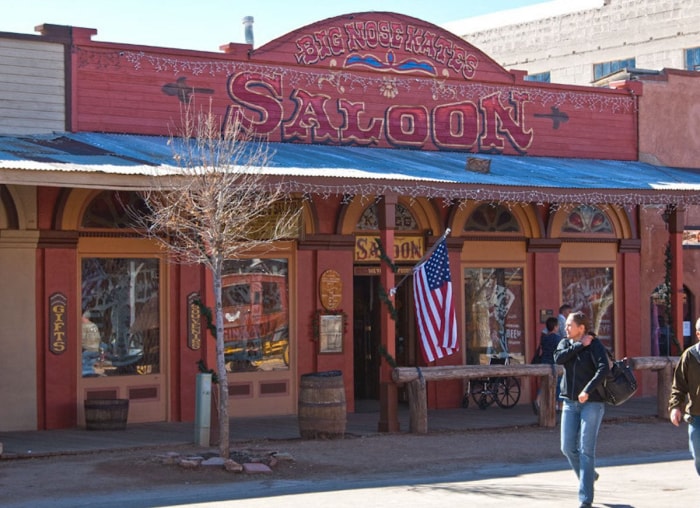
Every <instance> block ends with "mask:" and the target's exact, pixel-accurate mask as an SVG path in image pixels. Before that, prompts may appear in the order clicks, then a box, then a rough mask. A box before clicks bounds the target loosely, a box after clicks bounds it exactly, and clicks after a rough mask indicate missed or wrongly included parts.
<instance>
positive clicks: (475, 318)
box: [464, 268, 525, 364]
mask: <svg viewBox="0 0 700 508" xmlns="http://www.w3.org/2000/svg"><path fill="white" fill-rule="evenodd" d="M522 283H523V277H522V270H521V269H520V268H467V269H465V270H464V291H465V302H466V319H465V322H466V325H467V326H466V332H467V363H468V364H489V363H490V360H491V358H494V357H495V358H505V357H510V358H511V359H512V360H513V361H515V362H518V363H523V362H524V351H525V346H524V344H523V330H524V326H523V325H524V320H523V292H522V285H523V284H522Z"/></svg>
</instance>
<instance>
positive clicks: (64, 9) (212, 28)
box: [0, 0, 574, 51]
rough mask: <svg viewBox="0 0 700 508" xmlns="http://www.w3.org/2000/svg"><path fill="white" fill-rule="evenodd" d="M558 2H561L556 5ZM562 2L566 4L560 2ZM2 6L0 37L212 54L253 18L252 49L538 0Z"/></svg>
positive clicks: (34, 2) (49, 1)
mask: <svg viewBox="0 0 700 508" xmlns="http://www.w3.org/2000/svg"><path fill="white" fill-rule="evenodd" d="M558 1H564V0H558ZM568 1H569V2H571V1H574V0H568ZM5 2H7V3H8V5H4V9H3V13H2V16H1V17H0V31H2V32H14V33H28V34H34V35H37V32H36V31H35V30H34V28H35V27H36V26H39V25H42V24H44V23H48V24H55V25H71V26H76V27H84V28H94V29H97V35H95V36H94V37H93V40H96V41H105V42H107V41H108V42H118V43H127V44H142V45H146V46H164V47H170V48H181V49H194V50H203V51H219V47H220V46H223V45H225V44H228V43H229V42H239V43H242V42H245V37H244V29H243V24H242V19H243V17H244V16H253V18H254V19H255V21H254V24H253V30H254V35H255V47H260V46H262V45H263V44H265V43H266V42H269V41H271V40H273V39H275V38H277V37H280V36H282V35H284V34H286V33H288V32H291V31H293V30H295V29H297V28H301V27H302V26H305V25H308V24H310V23H314V22H316V21H320V20H323V19H326V18H330V17H333V16H338V15H340V14H348V13H351V12H364V11H389V12H397V13H401V14H406V15H409V16H413V17H415V18H419V19H423V20H425V21H428V22H431V23H433V24H435V25H440V26H441V25H443V24H445V23H448V22H451V21H457V20H461V19H465V18H470V17H473V16H481V15H485V14H490V13H493V12H497V11H501V10H505V9H513V8H518V7H523V6H527V5H531V4H541V3H544V2H545V0H491V1H483V0H421V1H416V0H367V1H365V0H355V1H353V2H338V1H334V0H320V1H319V0H296V1H293V0H255V1H249V2H248V1H243V0H18V1H13V2H9V1H8V0H5Z"/></svg>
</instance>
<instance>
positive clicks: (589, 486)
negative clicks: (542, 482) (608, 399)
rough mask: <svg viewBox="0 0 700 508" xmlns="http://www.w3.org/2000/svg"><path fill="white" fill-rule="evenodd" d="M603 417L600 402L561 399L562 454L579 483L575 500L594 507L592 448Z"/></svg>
mask: <svg viewBox="0 0 700 508" xmlns="http://www.w3.org/2000/svg"><path fill="white" fill-rule="evenodd" d="M604 414H605V403H603V402H586V403H584V404H581V403H580V402H572V401H570V400H567V399H564V407H563V409H562V413H561V452H562V453H563V454H564V456H565V457H566V459H567V460H568V461H569V465H570V466H571V469H573V470H574V473H576V476H577V478H578V479H579V486H578V498H579V501H580V502H581V503H593V483H594V482H595V475H596V473H595V447H596V442H597V441H598V429H600V423H601V422H602V421H603V415H604Z"/></svg>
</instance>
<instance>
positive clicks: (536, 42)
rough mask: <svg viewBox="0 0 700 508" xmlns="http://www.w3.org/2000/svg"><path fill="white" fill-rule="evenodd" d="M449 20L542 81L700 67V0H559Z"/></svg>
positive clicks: (504, 61)
mask: <svg viewBox="0 0 700 508" xmlns="http://www.w3.org/2000/svg"><path fill="white" fill-rule="evenodd" d="M443 26H444V28H446V29H448V30H450V31H451V32H453V33H455V34H457V35H459V36H460V37H463V38H464V39H465V40H466V41H467V42H469V43H470V44H473V45H474V46H476V47H478V48H479V49H481V50H482V51H484V53H486V54H487V55H489V56H491V57H492V58H493V59H494V60H495V61H496V62H497V63H499V64H500V65H502V66H503V67H505V68H506V69H520V70H526V71H528V74H529V75H530V76H529V77H530V79H533V80H537V81H547V82H552V83H567V84H576V85H590V84H591V83H594V82H597V81H599V80H600V79H601V78H603V77H604V76H606V75H608V74H610V73H613V72H616V71H619V70H621V69H649V70H660V69H663V68H674V69H687V70H700V0H554V1H550V2H544V3H540V4H535V5H532V6H529V7H522V8H518V9H511V10H507V11H501V12H496V13H492V14H489V15H485V16H477V17H473V18H468V19H464V20H461V21H454V22H451V23H447V24H445V25H443Z"/></svg>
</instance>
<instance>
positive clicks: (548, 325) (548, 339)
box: [532, 317, 561, 414]
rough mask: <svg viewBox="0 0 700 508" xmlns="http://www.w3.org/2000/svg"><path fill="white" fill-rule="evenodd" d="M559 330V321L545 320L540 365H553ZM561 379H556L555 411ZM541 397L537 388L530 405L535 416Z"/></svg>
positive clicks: (541, 336) (538, 410)
mask: <svg viewBox="0 0 700 508" xmlns="http://www.w3.org/2000/svg"><path fill="white" fill-rule="evenodd" d="M558 330H559V320H558V319H557V318H555V317H549V318H547V321H546V322H545V329H544V330H542V335H540V346H539V349H540V351H542V359H541V361H540V363H546V364H553V363H554V351H556V349H557V346H558V345H559V342H560V341H561V336H560V335H559V334H558V333H557V331H558ZM560 381H561V379H560V378H557V396H556V410H557V411H559V383H560ZM541 396H542V390H541V388H540V387H539V386H538V387H537V395H536V397H535V400H534V402H533V404H532V408H533V410H534V411H535V414H539V412H540V405H541V403H540V397H541Z"/></svg>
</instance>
